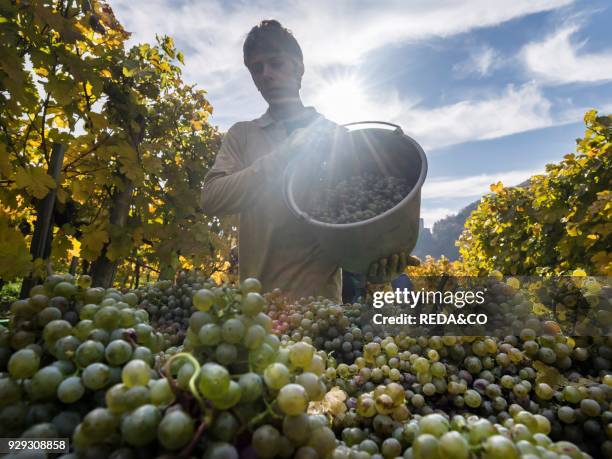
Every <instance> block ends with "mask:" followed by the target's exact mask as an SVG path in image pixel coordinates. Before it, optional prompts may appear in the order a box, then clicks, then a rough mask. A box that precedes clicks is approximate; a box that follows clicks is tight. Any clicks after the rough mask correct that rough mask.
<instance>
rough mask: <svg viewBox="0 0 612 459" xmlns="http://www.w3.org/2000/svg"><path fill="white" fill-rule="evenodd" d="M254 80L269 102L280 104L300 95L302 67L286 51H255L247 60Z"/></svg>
mask: <svg viewBox="0 0 612 459" xmlns="http://www.w3.org/2000/svg"><path fill="white" fill-rule="evenodd" d="M247 67H248V69H249V71H250V72H251V77H252V78H253V82H254V83H255V86H256V87H257V90H258V91H259V92H260V93H261V95H262V96H263V98H264V99H265V100H266V102H268V104H278V103H283V102H287V101H290V100H296V99H298V97H299V91H300V82H301V79H302V75H301V73H302V72H301V68H300V66H299V64H298V63H297V62H295V61H294V60H293V59H292V58H291V57H289V56H288V55H287V54H286V53H283V52H278V51H270V52H265V53H264V52H255V53H253V55H252V56H251V57H250V59H249V61H248V62H247Z"/></svg>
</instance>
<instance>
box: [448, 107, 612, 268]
mask: <svg viewBox="0 0 612 459" xmlns="http://www.w3.org/2000/svg"><path fill="white" fill-rule="evenodd" d="M584 120H585V123H586V133H585V136H584V138H582V139H578V141H577V149H576V153H575V154H574V153H572V154H568V155H566V156H565V157H564V160H563V161H561V162H560V163H559V164H549V165H547V166H546V174H544V175H536V176H534V177H532V178H531V180H530V182H529V185H527V186H526V187H524V188H523V187H521V188H518V187H503V186H502V185H501V183H498V184H496V185H492V186H491V190H492V191H494V194H492V195H489V196H486V197H485V198H483V200H482V202H481V204H480V205H479V206H478V208H477V209H476V210H475V211H474V212H473V213H472V214H471V216H470V218H469V219H468V220H467V222H466V226H465V231H464V232H463V234H462V235H461V238H460V240H459V243H458V244H459V250H460V253H461V256H462V258H463V261H464V262H465V264H466V268H467V269H468V270H469V271H470V272H473V273H476V274H478V273H483V272H490V271H492V270H499V271H501V272H503V273H508V274H568V273H571V272H572V271H573V270H576V269H582V270H584V271H585V272H587V273H589V274H593V275H610V274H611V273H612V254H611V253H610V247H612V239H611V236H610V234H611V232H612V223H611V222H612V199H611V198H612V193H611V192H610V183H612V164H611V163H612V160H611V158H612V155H611V154H610V153H611V142H612V117H611V116H597V112H596V111H595V110H591V111H589V112H587V113H586V115H585V117H584Z"/></svg>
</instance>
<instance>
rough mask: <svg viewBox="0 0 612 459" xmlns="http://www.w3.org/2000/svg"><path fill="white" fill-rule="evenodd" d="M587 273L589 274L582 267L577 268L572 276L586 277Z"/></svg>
mask: <svg viewBox="0 0 612 459" xmlns="http://www.w3.org/2000/svg"><path fill="white" fill-rule="evenodd" d="M586 275H587V273H586V271H585V270H584V269H581V268H578V269H575V270H574V271H573V272H572V276H575V277H584V276H586Z"/></svg>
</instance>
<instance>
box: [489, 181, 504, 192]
mask: <svg viewBox="0 0 612 459" xmlns="http://www.w3.org/2000/svg"><path fill="white" fill-rule="evenodd" d="M490 188H491V191H492V192H493V193H499V192H500V191H501V190H503V189H504V185H503V183H502V182H501V181H500V182H497V183H493V184H491V185H490Z"/></svg>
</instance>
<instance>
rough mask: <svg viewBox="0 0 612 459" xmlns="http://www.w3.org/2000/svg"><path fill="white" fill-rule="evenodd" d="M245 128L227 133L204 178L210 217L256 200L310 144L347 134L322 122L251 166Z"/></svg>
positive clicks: (233, 211)
mask: <svg viewBox="0 0 612 459" xmlns="http://www.w3.org/2000/svg"><path fill="white" fill-rule="evenodd" d="M245 129H246V127H245V126H244V125H242V124H241V123H237V124H234V125H233V126H232V127H231V128H230V129H229V130H228V131H227V133H226V134H225V136H224V138H223V142H222V144H221V148H220V149H219V153H218V154H217V157H216V159H215V164H214V165H213V167H212V169H211V170H210V171H209V172H208V174H207V175H206V178H205V179H204V186H203V188H202V195H201V199H200V206H201V207H202V210H203V211H204V212H205V213H207V214H209V215H227V214H236V213H239V212H241V211H243V210H244V209H245V208H246V207H248V205H249V204H251V203H252V202H253V201H254V200H255V199H256V198H257V195H258V192H259V191H260V190H261V188H262V186H263V185H264V184H265V183H269V182H271V181H274V180H278V179H279V178H280V177H281V175H282V173H283V171H284V169H285V167H286V165H287V163H288V162H289V161H290V160H291V158H292V157H293V156H295V155H296V154H297V153H298V152H299V151H300V150H303V149H304V147H305V146H307V145H308V144H309V143H308V142H309V141H313V140H321V137H323V139H325V138H327V141H328V142H333V141H334V140H336V141H337V136H339V135H341V134H343V133H344V131H342V130H338V126H337V125H335V124H333V123H331V122H329V121H326V120H321V121H319V122H317V123H314V124H313V125H312V126H310V127H308V128H306V129H296V130H295V131H294V132H293V133H292V134H291V135H290V136H289V137H288V138H287V139H285V140H284V141H283V142H281V144H280V145H278V146H277V147H276V148H275V149H274V151H272V152H270V153H269V154H267V155H265V156H263V157H261V158H258V159H257V160H255V161H254V162H253V163H252V164H250V165H248V164H246V159H245V157H244V155H245V151H246V149H247V148H248V146H247V145H246V143H247V142H246V136H245V134H246V133H245Z"/></svg>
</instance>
